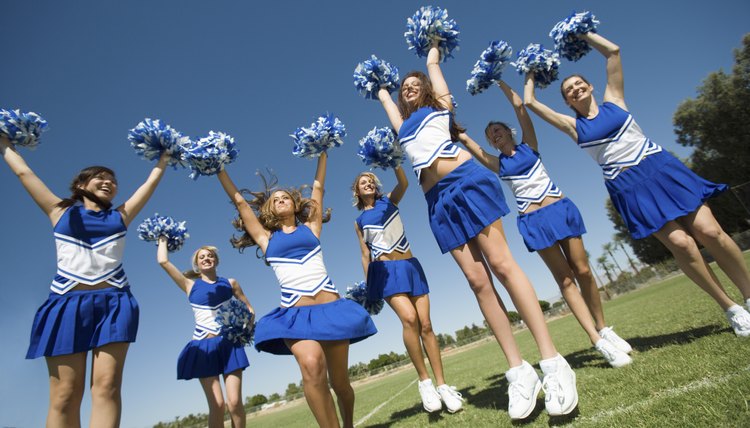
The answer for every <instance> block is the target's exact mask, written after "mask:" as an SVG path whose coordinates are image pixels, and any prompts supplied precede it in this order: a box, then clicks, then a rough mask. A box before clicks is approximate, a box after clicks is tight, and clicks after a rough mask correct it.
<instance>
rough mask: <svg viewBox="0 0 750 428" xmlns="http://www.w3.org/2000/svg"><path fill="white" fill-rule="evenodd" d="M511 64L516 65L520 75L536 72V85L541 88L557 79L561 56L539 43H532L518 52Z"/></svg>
mask: <svg viewBox="0 0 750 428" xmlns="http://www.w3.org/2000/svg"><path fill="white" fill-rule="evenodd" d="M511 65H513V66H514V67H516V70H517V71H518V74H520V75H524V74H526V73H534V86H536V87H537V88H540V89H541V88H546V87H547V86H549V84H550V83H552V82H554V81H555V80H557V69H558V68H559V67H560V56H559V55H558V54H557V53H556V52H552V51H551V50H548V49H544V47H543V46H542V45H540V44H538V43H531V44H530V45H528V46H527V47H526V49H523V50H521V52H518V59H517V60H516V62H512V63H511Z"/></svg>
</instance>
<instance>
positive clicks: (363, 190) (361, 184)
mask: <svg viewBox="0 0 750 428" xmlns="http://www.w3.org/2000/svg"><path fill="white" fill-rule="evenodd" d="M377 191H378V185H377V184H376V183H375V180H374V179H373V178H372V177H371V176H369V175H360V176H359V179H358V180H357V195H358V196H359V197H366V196H372V195H375V193H376V192H377Z"/></svg>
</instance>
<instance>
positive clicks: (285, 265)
mask: <svg viewBox="0 0 750 428" xmlns="http://www.w3.org/2000/svg"><path fill="white" fill-rule="evenodd" d="M266 261H267V262H268V263H269V264H270V265H271V267H273V272H274V273H275V274H276V279H277V280H278V281H279V285H280V286H281V306H282V307H285V308H288V307H291V306H294V305H295V303H297V302H298V301H299V299H300V298H301V297H302V296H315V295H316V294H318V293H319V292H321V291H323V290H325V291H330V292H332V293H336V294H338V290H336V287H335V286H334V285H333V282H332V281H331V278H329V277H328V273H327V272H326V267H325V264H324V263H323V251H322V250H321V248H320V241H319V240H318V238H317V237H316V236H315V234H313V232H312V230H310V228H308V227H307V226H305V225H304V224H300V225H299V226H297V229H295V230H294V232H292V233H284V232H282V231H280V230H278V231H276V232H273V234H272V235H271V238H270V239H269V241H268V247H266Z"/></svg>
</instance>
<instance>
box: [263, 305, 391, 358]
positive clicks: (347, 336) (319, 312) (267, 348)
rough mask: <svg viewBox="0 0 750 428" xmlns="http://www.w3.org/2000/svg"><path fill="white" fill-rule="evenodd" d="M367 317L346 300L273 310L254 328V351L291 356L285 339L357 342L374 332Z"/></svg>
mask: <svg viewBox="0 0 750 428" xmlns="http://www.w3.org/2000/svg"><path fill="white" fill-rule="evenodd" d="M377 332H378V330H377V329H376V328H375V324H373V322H372V319H371V318H370V315H369V314H368V313H367V311H365V310H364V309H363V308H362V306H360V305H358V304H357V303H355V302H353V301H351V300H349V299H339V300H336V301H333V302H329V303H323V304H321V305H310V306H293V307H291V308H276V309H274V310H272V311H271V312H269V313H268V314H266V315H265V316H264V317H263V318H261V319H260V320H259V321H258V323H257V324H256V325H255V349H257V350H258V351H263V352H269V353H271V354H277V355H291V354H292V351H290V350H289V348H287V346H286V344H285V343H284V339H309V340H349V342H350V343H356V342H359V341H360V340H364V339H366V338H368V337H370V336H372V335H373V334H375V333H377Z"/></svg>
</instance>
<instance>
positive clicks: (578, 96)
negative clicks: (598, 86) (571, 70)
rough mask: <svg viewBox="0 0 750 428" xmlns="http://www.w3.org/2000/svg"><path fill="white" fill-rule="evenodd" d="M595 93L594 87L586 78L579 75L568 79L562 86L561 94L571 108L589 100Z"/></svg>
mask: <svg viewBox="0 0 750 428" xmlns="http://www.w3.org/2000/svg"><path fill="white" fill-rule="evenodd" d="M593 91H594V86H593V85H591V84H590V83H589V82H588V80H586V78H584V77H583V76H579V75H577V74H574V75H572V76H570V77H568V78H566V79H565V80H563V82H562V84H561V85H560V92H561V93H562V96H563V99H564V100H565V102H566V103H567V104H568V105H569V106H571V107H574V106H575V105H576V104H580V103H581V102H583V101H586V100H588V99H589V98H590V97H591V94H592V93H593Z"/></svg>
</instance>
